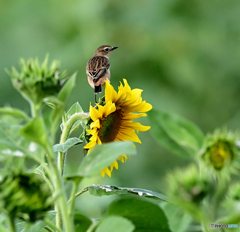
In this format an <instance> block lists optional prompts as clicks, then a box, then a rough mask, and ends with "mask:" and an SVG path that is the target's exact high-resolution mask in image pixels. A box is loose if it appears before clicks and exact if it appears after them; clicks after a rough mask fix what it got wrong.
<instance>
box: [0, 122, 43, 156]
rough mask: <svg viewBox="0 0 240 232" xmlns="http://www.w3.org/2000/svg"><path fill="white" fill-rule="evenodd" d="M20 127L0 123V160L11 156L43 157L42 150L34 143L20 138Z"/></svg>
mask: <svg viewBox="0 0 240 232" xmlns="http://www.w3.org/2000/svg"><path fill="white" fill-rule="evenodd" d="M21 129H22V125H14V124H9V123H5V122H0V160H6V159H8V158H10V157H12V156H18V157H24V156H28V157H30V158H34V159H35V158H36V155H37V156H40V155H43V154H44V151H43V149H42V148H41V147H40V146H38V145H37V144H36V143H34V142H32V141H30V140H29V139H27V138H25V137H23V136H21V134H20V131H21Z"/></svg>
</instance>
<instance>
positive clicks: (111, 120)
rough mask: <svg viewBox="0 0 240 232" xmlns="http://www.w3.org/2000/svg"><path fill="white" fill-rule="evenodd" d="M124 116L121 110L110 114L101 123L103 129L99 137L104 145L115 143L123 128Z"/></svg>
mask: <svg viewBox="0 0 240 232" xmlns="http://www.w3.org/2000/svg"><path fill="white" fill-rule="evenodd" d="M121 121H122V114H121V110H116V111H115V112H113V113H111V114H109V115H108V116H107V117H106V118H104V119H103V120H102V122H101V125H102V126H101V128H100V130H99V137H100V140H101V141H102V143H108V142H112V141H114V139H115V138H116V136H117V134H118V132H119V128H120V126H121Z"/></svg>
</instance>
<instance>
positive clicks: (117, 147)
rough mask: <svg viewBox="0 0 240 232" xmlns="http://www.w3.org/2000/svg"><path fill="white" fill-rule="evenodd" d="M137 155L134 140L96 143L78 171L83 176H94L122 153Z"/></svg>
mask: <svg viewBox="0 0 240 232" xmlns="http://www.w3.org/2000/svg"><path fill="white" fill-rule="evenodd" d="M124 154H126V155H135V154H136V149H135V148H134V145H133V143H132V142H129V141H124V142H111V143H107V144H102V145H96V146H95V147H94V148H93V149H92V150H91V152H90V154H88V155H87V156H86V157H85V158H84V159H83V161H82V163H81V165H80V168H79V171H78V173H79V174H80V175H81V176H88V177H90V176H94V175H96V174H98V173H99V172H100V171H102V170H103V169H104V168H105V167H108V166H109V165H110V164H112V163H113V162H114V161H115V160H117V159H118V158H119V157H120V156H121V155H124Z"/></svg>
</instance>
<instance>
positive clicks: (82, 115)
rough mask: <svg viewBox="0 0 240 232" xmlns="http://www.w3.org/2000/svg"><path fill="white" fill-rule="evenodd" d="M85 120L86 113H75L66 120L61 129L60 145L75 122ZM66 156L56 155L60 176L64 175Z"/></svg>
mask: <svg viewBox="0 0 240 232" xmlns="http://www.w3.org/2000/svg"><path fill="white" fill-rule="evenodd" d="M85 118H86V113H75V114H73V115H72V116H71V117H70V118H69V119H68V121H67V122H66V123H65V124H64V127H63V131H62V135H61V139H60V144H63V143H64V142H66V140H67V139H68V137H69V135H70V132H71V129H72V127H73V125H74V124H75V122H77V121H78V120H81V121H82V120H83V119H85ZM66 154H67V152H59V153H58V169H59V171H60V173H61V175H63V173H64V166H65V159H66Z"/></svg>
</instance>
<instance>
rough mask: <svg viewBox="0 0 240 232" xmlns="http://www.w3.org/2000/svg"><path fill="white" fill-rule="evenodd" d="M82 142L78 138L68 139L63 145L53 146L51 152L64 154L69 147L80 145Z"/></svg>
mask: <svg viewBox="0 0 240 232" xmlns="http://www.w3.org/2000/svg"><path fill="white" fill-rule="evenodd" d="M82 142H83V141H82V140H81V139H79V138H76V137H74V138H69V139H67V141H66V142H65V143H62V144H55V145H54V146H53V151H54V152H66V151H67V150H68V149H69V148H70V147H72V146H74V145H76V144H80V143H82Z"/></svg>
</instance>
